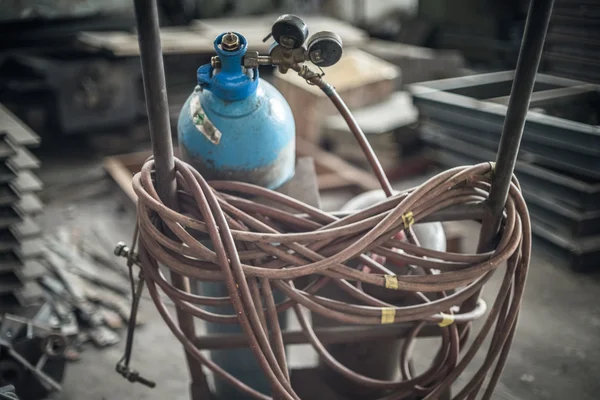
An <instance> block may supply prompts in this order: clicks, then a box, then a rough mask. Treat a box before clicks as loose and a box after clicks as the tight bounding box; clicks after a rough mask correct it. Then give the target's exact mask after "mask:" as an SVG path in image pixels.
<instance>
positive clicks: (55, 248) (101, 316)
mask: <svg viewBox="0 0 600 400" xmlns="http://www.w3.org/2000/svg"><path fill="white" fill-rule="evenodd" d="M111 247H112V246H111V244H110V241H108V240H107V239H105V238H103V237H102V235H101V233H100V232H99V231H98V230H94V229H92V230H91V231H90V232H86V233H85V234H84V233H83V232H76V231H73V230H69V229H62V230H59V232H58V233H57V234H55V235H53V236H49V237H46V238H45V248H44V258H45V261H46V265H47V267H48V269H49V270H50V271H51V274H49V275H47V276H44V277H42V278H41V279H40V283H41V285H42V287H43V288H44V290H45V291H46V293H47V295H48V296H47V298H48V302H49V303H51V305H52V306H53V309H54V312H55V315H56V319H57V320H56V321H55V322H56V323H57V324H58V325H60V326H61V331H62V333H63V334H64V335H66V336H69V337H72V338H74V341H73V344H72V346H71V347H70V349H69V351H68V352H67V358H69V359H71V360H76V359H77V358H78V353H79V350H80V349H81V348H82V345H83V344H84V343H86V342H92V343H93V344H94V345H96V346H98V347H105V346H111V345H114V344H116V343H118V342H119V341H120V335H119V331H120V330H121V329H122V328H124V326H125V324H126V322H127V320H128V318H129V312H130V305H129V294H130V292H131V290H130V286H129V283H128V279H129V278H128V271H127V268H126V266H125V265H124V264H123V263H120V262H119V261H118V260H117V259H116V258H114V257H112V256H111V254H112V253H111V249H110V248H111ZM138 321H139V318H138ZM138 323H139V322H138Z"/></svg>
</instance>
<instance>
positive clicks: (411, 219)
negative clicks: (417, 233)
mask: <svg viewBox="0 0 600 400" xmlns="http://www.w3.org/2000/svg"><path fill="white" fill-rule="evenodd" d="M402 223H403V224H404V229H408V228H410V226H411V225H412V224H414V223H415V216H414V215H413V212H412V211H409V212H407V213H404V214H402Z"/></svg>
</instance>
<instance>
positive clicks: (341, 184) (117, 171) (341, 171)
mask: <svg viewBox="0 0 600 400" xmlns="http://www.w3.org/2000/svg"><path fill="white" fill-rule="evenodd" d="M296 154H297V156H298V158H301V157H312V158H313V159H314V161H315V168H316V171H317V180H318V183H319V189H320V190H329V189H339V188H349V187H350V188H356V189H357V190H358V191H366V190H373V189H379V188H380V186H379V184H378V183H377V180H376V179H375V177H374V176H373V175H372V174H371V173H369V172H367V171H364V170H362V169H360V168H357V167H355V166H353V165H351V164H349V163H348V162H346V161H344V160H343V159H341V158H340V157H338V156H336V155H334V154H332V153H329V152H327V151H325V150H323V149H321V148H319V147H317V146H315V145H313V144H311V143H308V142H306V141H304V140H302V139H300V138H297V141H296ZM150 155H151V153H150V152H149V151H142V152H137V153H129V154H121V155H117V156H111V157H106V158H105V159H104V162H103V164H104V169H105V170H106V172H107V173H108V174H109V175H110V176H111V178H112V179H113V180H114V181H115V182H116V183H117V185H118V186H119V187H120V188H121V190H122V191H123V192H124V193H125V195H126V196H127V198H129V199H130V200H131V201H132V202H133V203H136V202H137V195H136V194H135V192H134V191H133V187H132V185H131V178H132V177H133V175H134V174H136V173H137V172H139V171H140V169H141V167H142V165H143V163H144V162H145V161H146V159H148V157H149V156H150Z"/></svg>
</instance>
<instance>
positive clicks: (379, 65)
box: [273, 49, 400, 143]
mask: <svg viewBox="0 0 600 400" xmlns="http://www.w3.org/2000/svg"><path fill="white" fill-rule="evenodd" d="M312 68H313V69H315V70H316V67H314V66H313V67H312ZM324 71H325V77H324V79H325V80H326V81H327V82H328V83H329V84H331V85H332V86H334V87H335V88H336V90H337V92H338V93H339V94H340V96H341V97H342V99H343V100H344V102H345V103H346V105H347V106H348V108H350V110H355V109H359V108H363V107H367V106H370V105H374V104H377V103H379V102H381V101H384V100H385V99H387V98H388V97H389V96H390V95H391V94H392V93H393V92H394V91H395V89H396V87H397V86H398V84H399V82H398V81H399V79H400V70H399V69H398V68H397V67H396V66H394V65H392V64H390V63H388V62H387V61H384V60H381V59H379V58H377V57H375V56H372V55H370V54H368V53H366V52H364V51H362V50H359V49H350V50H346V51H345V52H344V55H343V57H342V59H341V60H340V61H339V62H338V63H337V64H335V65H334V66H332V67H329V68H326V69H325V70H324ZM273 83H274V85H275V87H277V89H278V90H279V91H280V92H281V94H282V95H283V97H285V99H286V100H287V102H288V103H289V105H290V107H291V108H292V112H293V114H294V119H295V120H296V136H298V137H302V138H304V139H306V140H308V141H310V142H313V143H316V142H318V140H319V137H320V134H321V127H322V125H323V123H324V122H325V118H326V117H327V116H329V115H334V114H335V113H337V111H336V109H335V107H334V105H333V104H332V103H331V101H330V100H329V98H328V97H327V96H326V95H325V94H324V93H323V92H322V90H321V89H319V88H318V87H316V86H313V85H309V84H307V83H306V81H305V80H304V79H303V78H301V77H300V76H298V74H296V73H294V72H288V73H286V74H282V73H280V72H276V73H275V78H274V81H273Z"/></svg>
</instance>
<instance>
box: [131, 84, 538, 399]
mask: <svg viewBox="0 0 600 400" xmlns="http://www.w3.org/2000/svg"><path fill="white" fill-rule="evenodd" d="M312 83H315V84H318V85H319V86H320V87H321V88H322V89H323V90H324V91H325V92H326V93H327V94H328V95H329V96H330V97H331V98H332V100H333V102H334V104H336V106H338V109H339V110H340V112H341V113H342V115H344V117H345V118H346V120H347V121H348V123H349V126H350V127H351V129H352V130H353V132H354V133H355V135H356V136H357V138H358V139H359V141H361V140H362V141H361V147H362V148H363V149H364V150H365V152H366V154H367V158H368V159H369V161H370V162H371V164H372V166H373V168H374V170H375V171H376V175H377V176H378V178H379V180H380V182H382V188H383V189H384V191H385V192H386V193H387V195H388V196H389V197H388V198H387V199H386V200H385V201H383V202H381V203H378V204H376V205H374V206H371V207H369V208H367V209H364V210H361V211H357V212H355V213H352V214H350V215H347V216H344V217H342V218H339V217H335V216H334V215H332V214H329V213H326V212H323V211H321V210H319V209H316V208H314V207H311V206H309V205H307V204H304V203H302V202H299V201H297V200H295V199H293V198H290V197H288V196H285V195H283V194H280V193H278V192H275V191H271V190H268V189H264V188H261V187H257V186H254V185H251V184H247V183H241V182H229V181H212V182H207V181H206V180H205V179H204V178H203V177H202V176H201V175H200V174H199V173H198V172H197V171H196V170H194V169H193V168H192V167H191V166H190V165H188V164H186V163H185V162H183V161H180V160H177V159H176V160H175V167H176V180H177V187H178V199H179V205H180V209H179V210H178V211H175V210H172V209H169V208H167V207H166V206H165V205H164V204H163V203H162V202H161V200H160V198H159V196H158V193H157V191H156V188H155V182H154V181H153V166H154V162H153V160H152V159H150V160H148V161H147V162H146V163H145V164H144V166H143V168H142V170H141V172H139V173H138V174H136V175H135V176H134V178H133V188H134V190H135V192H136V194H137V195H138V199H139V200H138V226H139V241H140V249H139V256H140V260H141V262H142V271H143V276H144V279H145V281H146V283H147V285H148V288H149V292H150V295H151V297H152V299H153V301H154V303H155V305H156V307H157V309H158V311H159V313H160V314H161V315H162V317H163V318H164V320H165V322H166V323H167V325H168V326H169V328H170V329H171V330H172V331H173V333H174V334H175V336H176V337H177V338H178V339H179V340H180V341H181V342H182V343H183V345H184V347H185V348H186V350H187V351H188V352H189V354H191V355H193V356H194V357H195V358H197V359H198V360H199V361H200V362H201V363H202V364H203V365H204V366H206V367H207V368H208V369H210V370H211V371H212V372H213V373H215V375H216V376H217V377H220V378H221V379H224V380H226V381H227V382H229V383H230V384H231V385H233V386H235V387H237V388H238V389H239V390H241V391H242V392H245V393H247V394H251V395H252V396H254V397H255V398H257V399H271V397H270V396H268V395H266V394H263V393H258V392H257V391H255V390H254V389H253V388H251V387H249V386H248V385H246V384H244V383H243V382H240V381H238V380H237V379H235V378H234V377H233V376H231V375H230V374H229V373H228V372H227V371H224V370H223V369H222V368H220V367H219V366H218V365H216V364H215V363H213V362H212V361H211V360H210V359H209V358H207V357H205V356H204V355H203V354H202V353H201V352H200V351H199V350H198V348H197V347H196V346H195V345H194V342H193V340H191V339H189V338H187V337H186V336H185V335H184V333H183V332H182V331H181V330H180V328H179V327H178V325H177V323H176V321H175V320H174V319H173V317H172V316H171V315H170V313H169V311H168V310H167V308H166V306H165V304H164V303H163V302H162V300H161V297H160V295H159V290H162V291H163V292H164V293H165V294H166V295H167V296H168V297H169V298H170V299H171V300H172V301H173V302H174V303H175V305H176V306H177V307H178V308H180V309H181V310H183V311H185V312H187V313H189V314H191V315H193V316H195V317H197V318H201V319H203V320H205V321H210V322H214V323H223V324H240V325H241V327H242V329H243V331H244V333H245V335H246V336H247V339H248V343H249V347H250V349H251V350H252V352H253V354H254V355H255V357H256V359H257V360H258V363H259V365H260V367H261V368H262V371H263V372H264V373H265V375H266V377H267V378H268V380H269V382H270V383H271V386H272V395H273V397H274V398H277V399H295V400H298V399H299V397H298V395H297V394H296V393H295V392H294V390H293V389H292V387H291V383H290V376H289V373H288V368H287V362H286V357H285V348H284V343H283V339H282V334H281V330H280V327H279V323H278V314H279V313H282V312H285V311H286V310H288V309H290V308H292V309H293V310H294V312H295V314H296V316H297V318H298V320H299V322H300V325H301V327H302V331H303V332H304V334H305V335H306V337H307V339H308V341H309V342H310V343H311V344H312V346H313V347H314V348H315V350H316V351H317V352H318V354H319V356H320V357H321V358H322V359H323V361H324V362H325V363H327V364H328V365H329V366H330V367H331V368H332V369H333V370H335V371H337V372H338V373H339V374H340V375H342V376H344V377H345V378H347V379H350V380H352V381H354V382H356V383H359V384H361V385H365V386H367V387H370V388H376V389H382V390H386V392H385V393H386V395H385V396H383V397H380V399H381V400H400V399H406V398H410V397H413V396H421V397H423V398H424V399H427V400H431V399H437V398H439V396H440V395H441V394H442V393H444V392H445V391H446V390H447V389H448V388H449V387H450V385H452V383H453V382H454V381H455V380H456V379H457V377H458V376H459V375H461V374H462V372H463V371H464V370H465V368H466V366H467V365H468V364H469V363H470V362H471V361H472V360H473V358H474V356H475V354H476V353H477V351H478V350H479V349H480V348H481V347H482V345H483V342H484V340H485V339H486V338H487V337H488V336H490V335H491V341H490V344H489V348H488V352H487V355H486V357H485V359H484V361H483V363H482V364H481V366H480V367H479V369H478V370H477V372H476V373H475V374H474V375H473V376H472V377H471V378H470V379H469V380H468V383H467V384H466V385H465V386H464V387H463V389H462V390H461V391H460V392H459V393H457V394H456V395H455V396H454V399H469V400H470V399H475V398H476V396H477V395H478V393H480V392H481V391H482V390H483V389H484V386H485V390H484V391H483V397H482V398H483V399H489V398H491V396H492V393H493V390H494V387H495V386H496V384H497V382H498V380H499V377H500V374H501V372H502V369H503V366H504V364H505V362H506V359H507V356H508V352H509V349H510V346H511V342H512V339H513V336H514V333H515V328H516V322H517V318H518V315H519V308H520V305H521V300H522V296H523V289H524V285H525V279H526V275H527V269H528V266H529V261H530V254H531V227H530V221H529V215H528V212H527V208H526V205H525V202H524V200H523V197H522V195H521V191H520V187H519V184H518V182H517V180H516V178H514V177H513V180H512V184H511V187H510V193H509V198H508V201H507V203H506V207H505V212H504V219H503V223H502V229H501V232H500V233H499V240H498V242H497V246H496V247H495V250H494V251H491V252H489V253H485V254H456V253H449V252H439V251H434V250H428V249H424V248H421V247H420V246H419V245H418V243H417V242H416V240H415V237H414V235H412V233H411V225H412V224H413V223H418V222H419V221H420V220H421V219H423V218H424V217H426V216H428V215H430V214H432V213H434V212H436V211H439V210H442V209H445V208H447V207H450V206H453V205H458V204H469V203H478V202H482V201H485V200H486V199H487V196H488V194H489V190H490V182H491V176H492V174H493V171H494V165H493V163H482V164H478V165H474V166H464V167H457V168H453V169H450V170H448V171H445V172H442V173H440V174H439V175H437V176H435V177H433V178H431V179H429V180H428V181H427V182H425V183H423V184H422V185H420V186H418V187H415V188H412V189H410V190H406V191H403V192H401V193H398V194H396V195H393V196H392V195H391V193H392V192H391V187H390V186H389V183H388V182H387V179H386V178H385V175H384V174H383V173H382V170H381V166H380V164H379V162H378V161H377V159H376V157H374V154H373V152H372V149H371V148H370V146H369V145H368V142H367V141H366V139H365V137H364V134H362V132H361V131H360V129H359V128H358V127H357V126H356V123H355V121H354V120H353V118H352V116H351V115H350V114H349V112H348V110H347V108H345V105H344V104H343V102H342V101H341V99H340V98H339V96H338V95H337V93H335V91H334V90H333V88H331V87H330V86H329V85H326V84H323V83H322V81H321V80H320V77H312ZM378 171H379V172H378ZM252 198H262V199H266V200H268V204H270V205H266V204H265V203H267V202H260V203H259V202H256V201H253V200H250V199H252ZM284 210H293V211H284ZM159 227H160V228H159ZM400 231H404V232H405V233H406V235H407V237H408V239H409V241H408V242H405V241H400V240H396V239H394V238H395V237H397V236H396V235H397V234H398V232H400ZM165 232H169V233H168V234H166V233H165ZM207 239H209V240H210V243H211V245H210V247H207V246H205V245H204V244H202V241H203V240H207ZM372 255H378V256H381V257H385V258H386V259H387V260H390V261H391V262H397V263H403V264H410V265H411V266H413V268H417V269H420V270H421V272H423V273H422V274H406V275H395V274H394V273H393V272H392V271H390V270H389V269H387V268H386V267H385V266H384V265H382V264H381V263H379V262H377V261H375V260H377V259H380V258H378V257H372ZM349 261H359V263H360V264H361V265H366V266H368V267H369V269H357V268H351V267H349V266H347V265H346V264H347V263H348V262H349ZM504 264H506V269H505V272H504V280H503V282H502V285H501V287H500V289H499V292H498V295H497V297H496V299H495V301H494V303H493V304H492V306H491V308H490V309H489V312H488V313H487V318H486V319H485V322H484V323H483V326H482V327H481V330H480V331H479V333H478V334H477V336H475V337H474V339H473V341H472V343H471V344H470V346H468V348H466V349H463V348H462V347H465V342H466V340H465V338H466V335H467V333H468V331H469V330H468V327H469V323H470V322H471V321H473V320H475V319H477V318H480V317H482V316H484V315H485V313H486V305H485V303H484V302H483V301H481V300H480V301H479V303H478V304H477V306H476V307H475V309H473V310H466V311H463V310H460V306H461V305H462V304H463V302H464V301H465V300H467V299H469V298H471V297H472V296H473V295H475V294H477V293H479V291H480V289H481V288H482V287H483V285H484V284H485V283H486V282H487V281H488V280H489V279H490V277H491V276H492V274H493V273H494V272H495V270H496V269H498V267H500V266H502V265H504ZM159 265H164V266H166V267H167V268H168V269H170V270H171V271H173V272H175V273H177V274H179V275H181V276H185V277H188V278H193V279H197V280H201V281H215V282H223V283H225V284H226V286H227V288H228V292H229V296H228V297H207V296H202V295H195V294H191V293H188V292H185V291H182V290H179V289H177V288H175V287H174V286H172V285H171V284H170V283H169V282H168V281H167V279H165V277H164V276H163V275H162V274H161V272H160V270H159V268H158V266H159ZM299 278H306V279H304V280H302V281H303V282H308V283H307V284H304V286H303V287H297V282H298V281H299ZM295 282H296V283H295ZM325 285H337V286H339V287H340V288H341V289H343V290H344V291H345V292H347V293H348V294H349V295H351V296H352V298H353V299H355V302H354V303H352V304H350V303H345V302H340V301H336V300H332V299H329V298H327V297H325V296H323V295H320V294H319V290H320V289H322V288H323V287H324V286H325ZM377 287H378V288H381V289H378V290H380V291H381V290H386V292H387V291H401V292H402V294H404V295H407V296H409V297H410V298H411V299H412V300H411V303H410V305H403V306H398V305H394V304H392V303H393V302H388V300H386V301H384V300H383V299H381V298H378V296H377V295H375V294H373V293H377V291H375V292H373V291H369V290H366V289H367V288H377ZM274 288H275V289H277V290H279V291H281V292H282V293H284V294H285V295H286V300H285V301H283V302H281V303H279V304H276V303H275V301H274V298H273V294H272V290H273V289H274ZM386 299H387V297H386ZM224 305H233V309H234V310H235V314H232V315H218V314H215V313H211V312H208V311H206V310H204V309H202V308H201V306H224ZM305 309H308V310H310V311H311V312H313V313H318V314H320V315H322V316H325V317H327V318H331V319H333V320H336V321H339V322H341V323H350V324H363V325H374V324H394V323H411V324H413V328H412V330H411V332H410V334H409V337H408V338H407V339H406V340H405V345H404V349H403V351H402V362H401V372H402V378H403V379H402V380H399V381H385V380H378V379H373V378H370V377H367V376H364V375H360V374H357V373H356V372H354V371H352V370H350V369H348V368H347V367H345V366H344V365H342V364H341V363H339V362H338V361H337V360H336V359H335V358H333V357H332V356H331V355H330V354H329V353H328V352H327V350H326V348H325V346H324V345H323V344H322V343H321V341H320V340H319V338H318V337H317V336H316V334H315V332H314V331H313V329H312V327H311V324H310V323H309V321H308V319H307V317H306V315H305ZM436 323H437V324H438V325H439V326H440V328H439V329H440V333H441V345H440V348H439V350H438V352H437V355H436V357H435V358H434V360H433V362H432V365H431V366H430V367H429V368H428V369H427V370H426V371H425V372H423V373H421V374H419V375H416V376H413V375H412V373H411V369H410V368H409V366H408V363H409V360H410V358H411V349H412V347H413V344H414V340H415V338H416V337H417V336H418V334H419V332H420V331H421V329H422V328H423V327H424V326H426V325H428V324H436Z"/></svg>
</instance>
